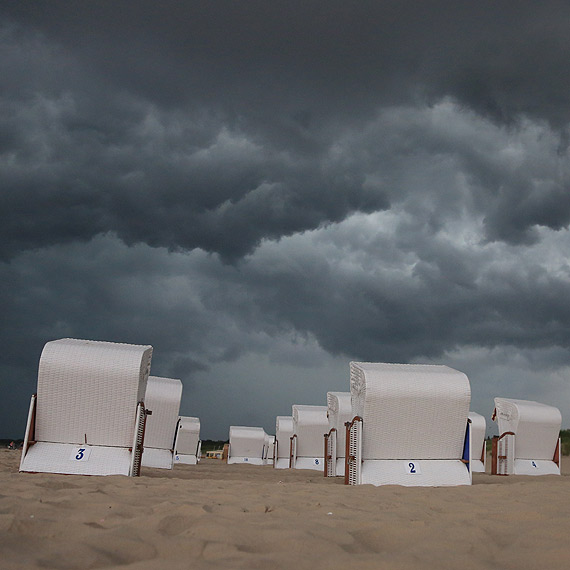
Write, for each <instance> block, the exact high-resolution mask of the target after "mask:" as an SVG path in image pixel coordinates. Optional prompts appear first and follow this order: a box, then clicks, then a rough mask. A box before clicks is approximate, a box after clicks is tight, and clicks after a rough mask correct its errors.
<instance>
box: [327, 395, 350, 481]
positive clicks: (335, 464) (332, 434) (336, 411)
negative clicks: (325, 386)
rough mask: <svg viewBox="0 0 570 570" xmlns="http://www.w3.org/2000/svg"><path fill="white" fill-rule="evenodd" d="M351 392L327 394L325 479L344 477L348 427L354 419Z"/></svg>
mask: <svg viewBox="0 0 570 570" xmlns="http://www.w3.org/2000/svg"><path fill="white" fill-rule="evenodd" d="M351 400H352V398H351V395H350V392H327V417H328V419H329V432H328V433H327V434H325V477H344V463H345V458H346V427H345V424H346V423H347V422H350V421H351V420H352V418H353V417H354V414H353V413H352V401H351Z"/></svg>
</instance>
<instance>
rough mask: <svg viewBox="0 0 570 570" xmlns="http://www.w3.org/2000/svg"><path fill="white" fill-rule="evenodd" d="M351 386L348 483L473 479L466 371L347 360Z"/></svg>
mask: <svg viewBox="0 0 570 570" xmlns="http://www.w3.org/2000/svg"><path fill="white" fill-rule="evenodd" d="M350 391H351V394H352V406H353V412H354V414H355V417H354V419H353V420H352V422H351V423H350V425H349V428H348V430H349V431H348V433H347V438H348V446H347V448H348V452H347V470H346V473H345V482H346V483H347V484H351V485H358V484H366V483H369V484H372V485H404V486H446V485H470V484H471V479H472V477H471V470H470V465H469V458H470V446H469V442H470V436H469V428H468V426H469V424H468V414H469V403H470V399H471V389H470V385H469V380H468V378H467V376H466V375H465V374H463V373H462V372H458V371H457V370H453V369H452V368H448V367H447V366H439V365H417V364H383V363H369V362H351V363H350Z"/></svg>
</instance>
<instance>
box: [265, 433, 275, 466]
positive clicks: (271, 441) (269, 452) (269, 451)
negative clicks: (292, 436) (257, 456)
mask: <svg viewBox="0 0 570 570" xmlns="http://www.w3.org/2000/svg"><path fill="white" fill-rule="evenodd" d="M265 449H266V451H265V453H266V457H267V459H266V463H267V465H273V461H274V459H275V458H274V453H275V436H274V435H269V434H265Z"/></svg>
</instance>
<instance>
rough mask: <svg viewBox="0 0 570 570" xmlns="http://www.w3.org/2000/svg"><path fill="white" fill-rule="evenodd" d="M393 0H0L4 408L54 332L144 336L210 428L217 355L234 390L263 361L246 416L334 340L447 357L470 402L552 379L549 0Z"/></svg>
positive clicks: (406, 355)
mask: <svg viewBox="0 0 570 570" xmlns="http://www.w3.org/2000/svg"><path fill="white" fill-rule="evenodd" d="M416 4H417V5H415V6H412V5H409V4H406V3H402V2H364V3H360V4H359V5H358V6H357V7H355V6H350V5H348V4H347V3H346V2H343V3H341V2H327V3H319V2H312V3H306V2H305V3H291V2H288V3H280V2H270V3H267V2H247V3H245V4H244V3H234V2H183V3H182V2H166V3H160V4H157V3H156V2H142V1H140V2H136V3H129V2H121V3H119V4H117V3H116V2H63V1H61V2H60V1H53V2H49V6H48V3H45V4H44V5H42V4H38V3H37V2H26V1H19V2H13V3H3V4H2V6H0V16H1V20H0V21H1V22H2V24H0V86H1V90H0V259H1V260H2V262H1V263H0V277H1V279H0V292H1V293H2V295H1V298H0V308H1V310H2V315H3V317H4V323H5V324H4V325H3V327H2V329H1V330H0V340H1V341H2V343H3V346H4V347H5V350H4V356H3V358H2V361H1V362H0V368H1V374H2V376H1V377H2V378H4V379H9V382H10V384H9V385H10V386H16V389H14V390H13V391H10V390H8V391H7V392H8V396H7V397H8V398H9V402H10V404H9V405H10V408H11V409H13V410H14V414H16V413H17V414H18V418H19V419H21V418H24V416H25V399H27V397H28V395H29V393H30V392H31V391H33V386H34V383H35V371H36V367H37V359H38V357H39V353H40V351H41V347H42V346H43V344H44V343H45V342H46V341H47V340H50V339H52V338H57V337H63V336H75V337H80V338H98V339H106V340H118V341H126V342H141V343H148V342H150V343H151V344H153V345H154V346H155V357H154V358H155V359H154V364H153V370H154V371H155V373H157V374H159V375H166V376H168V375H172V376H178V377H181V378H182V379H183V380H184V381H185V390H186V393H190V392H191V391H194V392H193V393H195V394H199V398H201V400H200V401H201V402H206V401H208V402H209V403H208V406H209V409H210V411H212V413H217V414H218V415H219V418H220V421H224V419H225V416H224V414H226V415H227V413H228V412H229V403H228V404H227V406H226V407H224V406H223V405H221V404H220V406H221V407H220V410H222V411H219V412H216V411H215V409H214V408H215V406H214V405H213V404H212V403H211V401H210V399H211V398H212V393H210V392H208V389H209V388H210V387H212V389H213V390H214V392H213V393H215V394H216V397H217V398H223V394H221V393H219V392H216V391H215V390H216V388H215V386H216V385H217V384H216V382H217V380H218V379H217V377H216V374H217V373H218V372H220V373H223V374H225V375H226V377H227V385H228V386H230V385H232V382H234V383H235V387H234V388H233V389H235V390H236V391H237V392H239V387H241V388H243V393H244V394H245V393H246V392H247V393H249V392H250V391H251V389H250V388H248V386H249V383H250V382H252V383H253V384H255V382H257V384H255V385H256V386H257V387H258V388H259V389H260V390H262V388H263V375H264V374H267V371H268V370H270V369H271V365H275V367H276V369H278V368H279V366H281V367H282V370H283V371H282V374H283V377H281V376H279V375H278V374H277V373H276V374H277V376H276V379H273V380H272V382H273V384H272V386H273V388H272V390H273V391H272V392H271V394H273V396H271V395H269V394H268V395H267V401H270V400H271V398H273V400H271V401H272V405H273V406H274V407H273V408H272V409H271V410H269V411H267V410H265V412H264V413H265V414H266V415H267V414H268V413H269V412H271V413H273V416H274V415H277V414H282V413H287V409H276V408H277V406H278V405H279V404H280V403H281V402H282V400H283V395H284V394H285V393H286V384H287V382H288V381H289V380H288V379H287V377H286V375H287V374H291V373H292V371H293V370H294V369H295V367H298V368H299V369H304V370H305V371H307V372H306V374H307V378H310V381H311V382H312V383H314V384H315V385H317V384H318V388H317V387H316V386H311V390H312V392H311V393H313V394H316V393H317V392H318V391H319V389H321V386H322V391H324V390H326V389H327V384H326V380H327V379H326V378H323V379H319V372H318V370H319V367H320V366H322V367H323V369H326V370H327V371H330V370H331V369H334V366H336V365H338V362H339V359H340V360H342V359H345V360H348V359H349V358H355V359H364V360H389V361H414V360H425V359H431V360H436V361H442V360H446V361H447V362H450V363H453V362H455V361H456V362H458V363H459V365H461V366H462V365H463V364H464V365H465V366H466V367H467V368H469V370H468V371H469V372H470V374H471V373H472V375H473V378H475V379H476V382H479V384H480V385H481V386H485V387H486V388H485V389H486V392H485V393H486V394H487V393H489V392H490V386H492V385H493V382H495V381H496V382H499V381H500V382H502V384H501V385H504V386H505V387H508V386H511V387H512V386H515V384H516V382H519V385H520V386H522V385H524V386H527V387H530V386H531V385H532V386H534V391H533V394H538V395H540V391H539V389H538V388H537V387H536V386H538V385H539V384H540V382H541V380H540V374H539V372H538V371H539V370H546V371H547V372H546V374H547V375H550V376H548V379H547V380H544V386H545V387H544V388H543V389H544V394H549V395H550V396H552V395H553V394H555V393H556V390H555V389H554V387H557V388H559V386H560V383H559V382H560V380H559V379H560V377H563V375H564V373H565V372H564V371H565V370H567V367H568V366H569V364H570V363H569V362H568V360H569V358H568V352H567V351H568V348H569V346H570V333H569V331H570V327H569V326H568V323H569V322H570V305H569V302H568V299H570V295H569V293H570V291H569V289H570V268H569V265H568V262H567V260H566V258H567V254H566V252H567V251H568V250H569V246H570V243H569V237H568V236H569V232H568V224H569V223H570V191H569V184H570V160H569V153H568V148H567V147H568V124H569V120H570V84H569V83H570V69H569V67H570V57H568V56H569V51H570V50H569V47H570V46H569V42H570V39H569V36H568V33H567V29H566V25H565V22H567V21H568V17H569V16H570V5H568V4H567V3H566V2H542V3H540V4H537V3H535V2H519V3H517V7H516V10H515V9H513V7H512V4H510V3H506V2H477V3H473V4H470V5H464V4H465V3H457V2H430V3H424V4H422V3H416ZM228 261H229V262H231V263H228ZM292 353H294V354H295V359H298V360H295V362H293V359H292V357H291V354H292ZM257 358H259V360H260V362H262V361H263V364H259V367H258V368H256V369H252V368H254V367H255V361H256V359H257ZM487 358H489V359H490V363H489V362H487V364H486V366H487V368H485V367H484V366H483V364H481V362H480V360H481V359H487ZM493 359H495V360H493ZM552 359H553V360H552ZM478 360H479V364H477V362H478ZM234 364H235V366H236V377H235V379H234V378H233V376H232V374H233V373H232V366H233V365H234ZM549 367H550V368H549ZM250 369H251V378H250V377H249V376H248V374H249V372H248V370H250ZM309 370H310V373H309V372H308V371H309ZM483 370H485V372H483ZM486 373H489V374H494V375H495V376H494V377H492V378H488V377H485V374H486ZM256 374H257V376H256ZM343 374H344V372H343ZM509 374H512V375H513V378H514V379H513V380H512V382H511V383H510V384H509V380H508V378H509ZM253 377H256V378H257V380H255V381H254V380H252V378H253ZM302 377H303V374H302V373H301V378H298V379H296V380H295V382H296V384H295V382H293V381H291V382H293V384H295V385H296V386H297V388H299V387H302V384H303V382H302ZM277 378H278V379H277ZM517 379H518V380H517ZM278 380H279V381H278ZM307 382H309V380H307ZM533 383H535V384H533ZM253 384H252V385H253ZM547 385H548V389H547V387H546V386H547ZM335 387H336V389H341V386H340V385H336V386H335ZM276 394H278V395H279V396H278V397H277V396H275V395H276ZM519 397H524V393H521V394H519ZM537 397H538V396H537ZM7 401H8V400H7ZM240 402H241V403H242V404H243V405H244V407H247V406H249V408H251V406H250V404H248V403H247V398H246V397H245V396H243V397H242V398H241V400H240ZM315 403H316V402H315ZM249 408H248V409H249ZM568 411H569V412H570V409H569V410H568ZM270 415H271V414H270ZM10 417H12V416H10V415H9V414H7V415H6V417H5V419H2V421H6V422H8V421H9V418H10ZM13 417H16V416H13ZM264 417H265V416H264ZM0 418H4V416H3V414H0ZM19 419H18V421H19ZM22 421H23V420H22ZM6 425H8V424H6ZM0 427H1V426H0ZM266 427H270V426H266ZM12 433H13V432H12Z"/></svg>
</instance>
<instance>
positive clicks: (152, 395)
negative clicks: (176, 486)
mask: <svg viewBox="0 0 570 570" xmlns="http://www.w3.org/2000/svg"><path fill="white" fill-rule="evenodd" d="M181 399H182V382H181V381H180V380H178V379H176V378H161V377H158V376H149V379H148V383H147V386H146V394H145V400H144V401H145V406H146V409H147V411H148V414H149V416H148V418H147V421H146V429H145V436H144V451H143V456H142V466H143V467H154V468H157V469H172V463H173V461H174V438H175V436H176V423H177V422H178V414H179V413H180V401H181Z"/></svg>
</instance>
